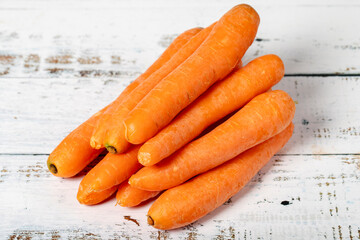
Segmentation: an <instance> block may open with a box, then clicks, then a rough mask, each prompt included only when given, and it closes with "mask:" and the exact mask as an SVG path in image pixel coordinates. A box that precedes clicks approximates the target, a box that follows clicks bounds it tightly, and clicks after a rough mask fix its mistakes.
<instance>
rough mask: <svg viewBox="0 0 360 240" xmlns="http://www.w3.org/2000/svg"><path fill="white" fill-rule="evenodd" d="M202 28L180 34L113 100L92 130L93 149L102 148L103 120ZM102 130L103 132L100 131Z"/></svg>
mask: <svg viewBox="0 0 360 240" xmlns="http://www.w3.org/2000/svg"><path fill="white" fill-rule="evenodd" d="M201 30H202V28H192V29H190V30H187V31H185V32H184V33H182V34H180V35H179V36H178V37H177V38H176V39H175V40H174V41H173V42H172V43H171V44H170V46H169V47H168V48H167V49H166V50H165V52H163V54H162V55H161V56H160V57H159V58H158V59H157V60H156V61H155V62H154V63H153V64H152V65H151V66H150V67H149V68H148V69H147V70H146V71H145V72H144V73H143V74H141V75H140V76H139V77H138V78H137V79H136V80H135V81H133V82H132V83H131V84H130V85H129V86H128V87H127V88H125V90H124V91H123V92H122V93H121V94H120V96H119V97H118V98H117V99H116V100H115V101H116V103H115V104H113V105H112V106H111V107H109V109H107V110H106V111H105V112H104V114H103V115H102V116H101V118H100V121H99V122H98V124H97V126H98V127H97V128H96V131H95V129H94V130H93V135H92V137H91V140H90V145H91V146H92V147H93V148H95V149H100V148H103V147H104V145H103V137H104V134H105V133H104V131H105V130H103V129H100V127H99V126H101V125H102V124H103V123H102V122H103V119H107V118H110V117H111V115H112V113H113V112H114V111H115V110H116V109H117V108H118V107H119V105H121V104H122V102H123V100H124V99H125V98H126V97H127V96H128V95H129V94H130V93H131V92H133V90H134V89H135V88H136V87H138V86H139V85H140V84H141V83H142V82H144V81H145V80H146V79H147V78H148V77H149V76H150V75H151V74H153V73H154V72H156V71H157V70H158V69H160V68H161V67H162V65H164V64H165V63H166V62H168V61H169V60H170V59H171V58H172V57H173V55H175V54H176V52H178V51H179V49H181V48H182V47H183V46H184V45H185V44H186V43H187V42H188V41H189V40H190V39H191V38H192V37H193V36H195V35H196V34H197V33H198V32H200V31H201ZM100 130H103V131H100Z"/></svg>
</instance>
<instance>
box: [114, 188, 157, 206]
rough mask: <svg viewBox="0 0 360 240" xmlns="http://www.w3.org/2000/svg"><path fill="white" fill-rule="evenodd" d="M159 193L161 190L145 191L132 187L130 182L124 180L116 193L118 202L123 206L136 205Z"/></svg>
mask: <svg viewBox="0 0 360 240" xmlns="http://www.w3.org/2000/svg"><path fill="white" fill-rule="evenodd" d="M159 194H160V191H145V190H141V189H137V188H134V187H131V186H130V184H129V183H127V182H123V183H122V184H120V185H119V188H118V191H117V193H116V202H117V204H119V205H120V206H122V207H135V206H138V205H139V204H140V203H142V202H145V201H146V200H148V199H151V198H153V197H156V196H157V195H159Z"/></svg>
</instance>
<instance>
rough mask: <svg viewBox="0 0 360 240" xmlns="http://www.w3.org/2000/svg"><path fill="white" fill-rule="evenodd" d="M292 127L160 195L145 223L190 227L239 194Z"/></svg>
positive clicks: (157, 226)
mask: <svg viewBox="0 0 360 240" xmlns="http://www.w3.org/2000/svg"><path fill="white" fill-rule="evenodd" d="M293 129H294V125H293V124H292V123H291V124H290V125H289V126H288V127H287V128H286V129H285V130H283V131H282V132H281V133H279V134H277V135H276V136H274V137H272V138H270V139H269V140H267V141H265V142H263V143H261V144H259V145H257V146H255V147H253V148H251V149H249V150H247V151H246V152H244V153H242V154H240V155H238V156H237V157H235V158H233V159H232V160H230V161H228V162H226V163H224V164H222V165H220V166H218V167H217V168H214V169H212V170H210V171H208V172H206V173H203V174H201V175H199V176H197V177H195V178H193V179H191V180H190V181H188V182H186V183H184V184H182V185H180V186H177V187H174V188H172V189H169V190H167V191H166V192H164V193H163V194H162V195H161V196H160V197H159V198H158V199H157V200H156V201H155V202H154V204H153V205H152V206H151V207H150V210H149V212H148V223H149V224H150V225H153V226H154V227H155V228H158V229H164V230H165V229H174V228H178V227H182V226H185V225H187V224H190V223H192V222H194V221H196V220H198V219H199V218H201V217H203V216H205V215H206V214H208V213H209V212H211V211H213V210H214V209H216V208H217V207H219V206H221V205H222V204H223V203H224V202H226V201H227V200H228V199H229V198H230V197H232V196H234V195H235V194H236V193H237V192H239V191H240V190H241V189H242V188H243V187H244V186H245V185H246V184H247V183H248V182H249V181H250V179H251V178H252V177H254V176H255V174H256V173H257V172H258V171H259V170H260V169H261V168H262V167H263V166H264V165H265V164H266V163H267V162H268V161H269V160H270V159H271V157H272V156H274V154H275V153H276V152H278V151H279V150H280V149H281V148H282V147H283V146H284V145H285V144H286V142H287V141H288V140H289V139H290V137H291V135H292V132H293Z"/></svg>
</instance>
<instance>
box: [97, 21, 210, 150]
mask: <svg viewBox="0 0 360 240" xmlns="http://www.w3.org/2000/svg"><path fill="white" fill-rule="evenodd" d="M213 25H214V24H213ZM213 25H211V26H209V27H207V28H205V29H203V30H201V31H200V32H199V33H198V34H196V35H195V36H194V37H193V38H191V39H190V40H189V41H188V42H187V43H186V44H185V45H183V47H182V48H181V49H179V51H178V52H176V54H174V56H173V57H172V58H171V59H170V60H169V61H167V62H166V63H165V64H164V65H163V66H162V67H161V68H160V69H158V70H157V71H155V72H154V73H153V74H151V75H150V76H149V77H148V78H147V79H146V80H145V81H143V82H142V83H141V84H140V85H139V86H138V87H137V88H136V89H135V90H134V91H133V92H131V94H129V95H128V97H127V98H126V99H125V100H124V101H123V102H122V104H121V105H118V106H117V108H114V109H113V111H112V112H111V113H110V114H108V115H106V116H104V117H102V118H101V119H100V121H99V123H98V127H97V128H96V131H95V133H94V134H95V135H96V134H98V132H100V133H103V139H104V140H103V145H104V146H106V148H107V149H108V150H109V151H110V152H112V151H113V152H112V153H121V152H124V151H125V150H126V149H127V147H128V146H129V143H128V141H127V140H126V139H125V126H124V125H123V124H122V122H123V121H124V119H125V118H126V117H127V115H128V114H129V112H130V111H131V110H132V109H133V108H134V107H135V106H136V105H137V104H138V103H139V102H140V101H141V99H143V98H144V97H145V96H146V94H148V93H149V92H150V91H151V89H153V88H154V87H155V86H156V85H157V84H158V83H159V82H160V81H161V80H162V79H163V78H164V77H166V76H167V75H168V74H169V73H170V72H171V71H173V70H174V69H175V68H177V67H178V66H179V65H180V64H181V63H182V62H184V61H185V60H186V59H187V58H188V57H189V56H190V55H191V54H192V53H193V52H194V51H195V50H196V49H197V48H198V47H199V45H200V44H201V43H202V42H203V41H204V40H205V39H206V38H207V36H208V35H209V33H210V32H211V30H212V27H213Z"/></svg>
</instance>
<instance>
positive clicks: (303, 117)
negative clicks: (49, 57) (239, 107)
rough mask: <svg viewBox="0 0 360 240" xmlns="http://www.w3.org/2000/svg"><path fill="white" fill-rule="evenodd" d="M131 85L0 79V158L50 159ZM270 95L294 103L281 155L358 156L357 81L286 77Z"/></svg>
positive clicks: (121, 80) (123, 81)
mask: <svg viewBox="0 0 360 240" xmlns="http://www.w3.org/2000/svg"><path fill="white" fill-rule="evenodd" d="M130 80H131V78H119V79H112V80H110V79H107V80H105V79H84V78H80V79H58V78H56V79H52V78H51V79H23V78H21V79H13V78H3V79H1V81H0V102H2V104H1V110H0V114H1V115H0V117H1V121H2V122H1V125H0V131H1V132H2V133H3V134H0V153H50V152H51V151H52V149H53V148H54V147H55V146H56V145H57V144H58V143H59V142H60V141H61V139H62V138H64V137H65V136H66V135H67V134H68V133H69V132H70V131H71V130H72V129H74V128H75V127H76V126H77V125H79V124H80V123H81V122H83V121H85V120H86V119H87V118H88V117H89V116H91V115H92V114H93V113H95V112H96V111H98V110H99V109H101V108H102V107H103V106H105V105H106V104H108V103H109V102H110V101H111V100H112V99H114V98H115V97H116V96H117V95H118V93H119V92H121V90H122V89H123V88H124V86H125V85H127V84H128V83H129V81H130ZM274 89H283V90H285V91H287V92H288V93H289V94H290V95H291V96H292V97H293V99H294V100H295V101H296V103H297V104H296V107H297V111H296V115H295V119H294V123H295V133H294V136H293V138H292V140H291V143H290V144H289V145H288V146H287V147H286V148H285V149H284V152H286V153H291V154H321V153H332V154H339V153H359V152H360V148H359V146H360V114H359V112H360V104H355V103H359V102H360V96H359V94H358V93H359V92H360V77H325V78H324V77H285V78H284V79H283V80H282V81H281V82H280V83H279V84H278V85H277V86H275V88H274ZM14 143H16V144H14Z"/></svg>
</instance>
